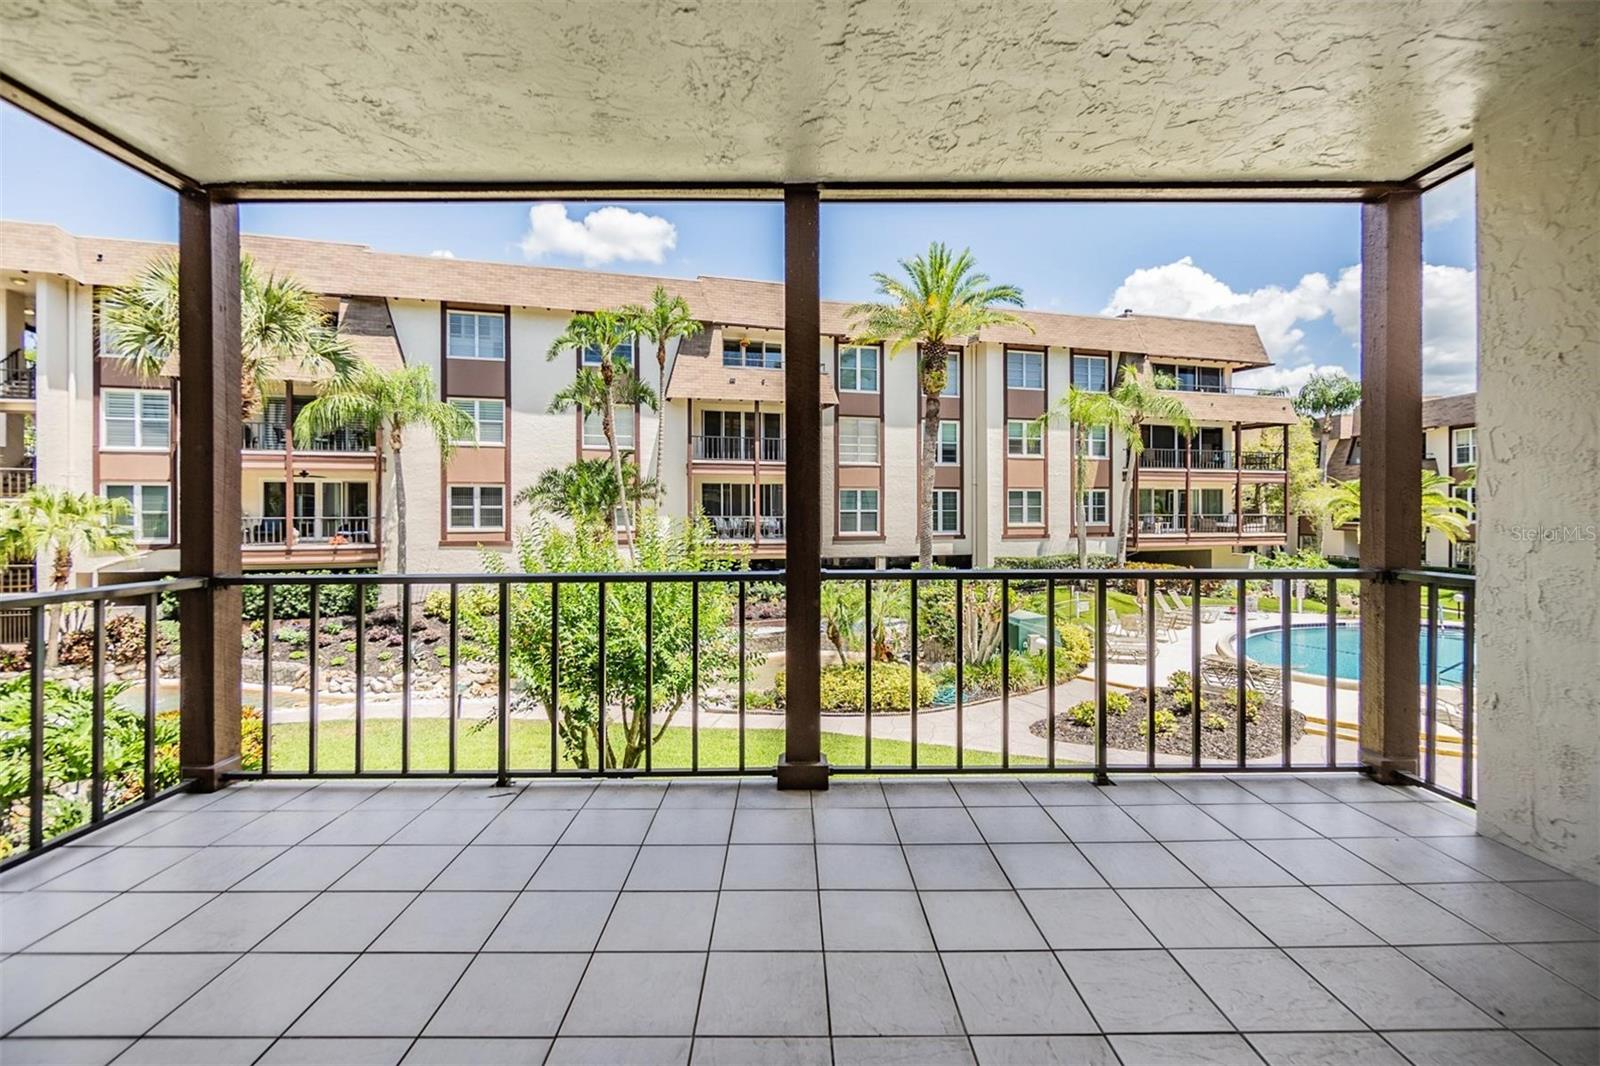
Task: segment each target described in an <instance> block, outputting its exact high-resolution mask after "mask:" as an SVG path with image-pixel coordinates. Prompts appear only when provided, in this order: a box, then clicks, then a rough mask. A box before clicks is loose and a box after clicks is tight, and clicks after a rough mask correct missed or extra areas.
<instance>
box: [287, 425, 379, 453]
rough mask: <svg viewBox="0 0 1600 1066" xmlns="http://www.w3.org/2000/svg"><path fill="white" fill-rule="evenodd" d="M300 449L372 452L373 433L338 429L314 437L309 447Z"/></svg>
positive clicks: (362, 430) (361, 430)
mask: <svg viewBox="0 0 1600 1066" xmlns="http://www.w3.org/2000/svg"><path fill="white" fill-rule="evenodd" d="M298 450H300V451H308V452H370V451H371V450H372V434H371V433H369V432H368V431H367V430H365V429H355V428H352V429H336V430H334V431H333V432H332V433H323V434H320V435H318V436H316V437H313V438H312V439H311V444H310V446H309V447H306V448H300V449H298Z"/></svg>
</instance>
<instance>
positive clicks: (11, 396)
mask: <svg viewBox="0 0 1600 1066" xmlns="http://www.w3.org/2000/svg"><path fill="white" fill-rule="evenodd" d="M35 380H36V375H35V371H34V364H33V362H32V361H31V360H29V359H27V358H25V357H24V356H23V354H22V352H21V350H20V349H19V350H17V351H14V352H12V353H11V354H10V355H8V356H6V360H5V363H4V364H0V399H6V400H31V399H33V397H34V390H35V389H36V388H37V385H36V384H35Z"/></svg>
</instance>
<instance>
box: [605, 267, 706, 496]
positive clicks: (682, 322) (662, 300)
mask: <svg viewBox="0 0 1600 1066" xmlns="http://www.w3.org/2000/svg"><path fill="white" fill-rule="evenodd" d="M623 310H624V311H626V312H628V313H629V314H631V315H632V316H633V324H634V329H635V330H636V331H637V332H638V334H639V336H640V337H641V338H643V339H644V340H647V341H651V342H653V343H654V344H655V346H656V392H657V395H660V396H665V395H666V394H667V342H669V341H671V340H674V339H677V338H682V337H692V336H694V335H695V334H696V333H699V332H700V330H701V329H702V328H703V327H702V326H701V324H700V320H699V319H697V318H695V317H694V315H692V314H690V312H689V304H688V302H687V301H685V300H684V298H683V297H682V296H668V295H667V290H666V287H665V286H662V285H657V286H656V291H655V292H653V293H651V294H650V306H649V307H635V306H629V307H625V308H623ZM665 429H666V424H665V423H664V422H663V421H662V420H661V419H659V418H658V419H656V450H655V455H654V456H653V457H652V460H651V462H652V472H651V474H650V480H651V482H652V483H653V484H654V485H655V487H656V488H655V491H656V502H657V504H658V505H659V504H660V492H661V440H662V434H663V433H664V432H665Z"/></svg>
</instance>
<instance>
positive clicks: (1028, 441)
mask: <svg viewBox="0 0 1600 1066" xmlns="http://www.w3.org/2000/svg"><path fill="white" fill-rule="evenodd" d="M1006 454H1007V455H1010V456H1013V457H1024V458H1027V457H1036V456H1041V455H1043V454H1044V426H1043V425H1042V424H1041V423H1038V422H1034V421H1030V420H1029V419H1026V418H1013V419H1010V420H1008V421H1007V422H1006Z"/></svg>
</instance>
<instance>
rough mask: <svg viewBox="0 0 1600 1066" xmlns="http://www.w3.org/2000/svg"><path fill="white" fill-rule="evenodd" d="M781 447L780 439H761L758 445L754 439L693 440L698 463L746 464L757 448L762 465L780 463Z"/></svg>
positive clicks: (706, 438)
mask: <svg viewBox="0 0 1600 1066" xmlns="http://www.w3.org/2000/svg"><path fill="white" fill-rule="evenodd" d="M783 447H784V444H783V438H782V437H762V438H760V442H759V444H758V443H757V439H756V438H755V437H708V436H701V437H695V438H694V457H695V459H696V460H698V461H700V462H709V463H748V462H751V461H752V460H754V459H755V457H756V452H757V449H758V448H759V450H760V453H761V461H762V462H763V463H781V462H783V455H784V452H783Z"/></svg>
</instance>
